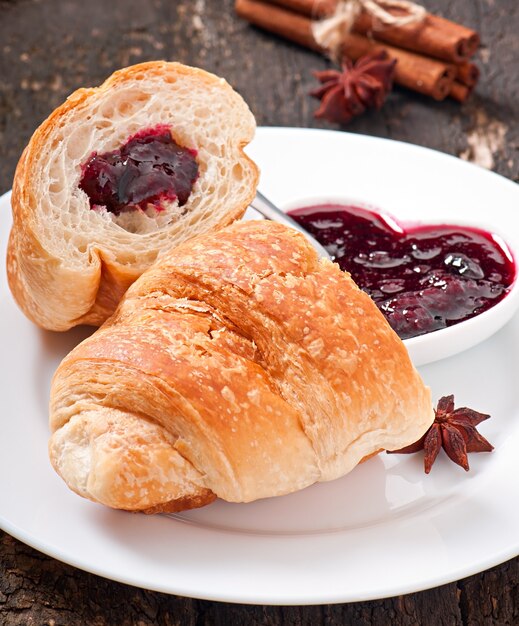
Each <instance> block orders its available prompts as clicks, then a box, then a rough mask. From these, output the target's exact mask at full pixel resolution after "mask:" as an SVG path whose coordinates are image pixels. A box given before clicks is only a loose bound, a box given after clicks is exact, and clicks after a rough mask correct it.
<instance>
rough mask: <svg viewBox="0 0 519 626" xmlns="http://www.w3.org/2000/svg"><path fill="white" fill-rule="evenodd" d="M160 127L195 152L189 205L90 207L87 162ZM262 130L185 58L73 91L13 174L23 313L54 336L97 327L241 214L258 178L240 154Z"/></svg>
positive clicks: (16, 276) (13, 264)
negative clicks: (139, 284)
mask: <svg viewBox="0 0 519 626" xmlns="http://www.w3.org/2000/svg"><path fill="white" fill-rule="evenodd" d="M156 127H159V128H166V129H169V132H170V133H171V135H172V136H173V139H174V140H175V142H177V143H178V144H180V146H182V147H183V148H187V149H189V150H192V151H196V161H197V162H198V168H199V169H198V177H197V179H196V181H195V182H194V186H193V188H192V191H191V194H190V196H189V198H188V200H187V203H185V204H183V206H181V207H180V206H179V202H178V201H177V202H174V201H173V202H169V203H167V204H166V205H165V206H162V207H159V208H160V210H156V211H155V210H154V209H153V208H152V207H151V206H150V208H149V210H141V209H131V210H126V209H125V210H122V211H121V212H117V214H116V213H114V212H109V211H107V210H104V208H103V207H99V208H98V207H96V206H94V208H92V207H91V202H90V201H89V197H87V194H86V193H85V191H83V188H82V187H81V180H82V176H83V174H84V171H85V167H86V164H87V163H88V162H89V159H91V158H92V156H93V155H95V154H96V153H97V154H104V153H110V151H113V150H116V149H118V148H120V147H121V146H122V145H124V144H125V142H127V141H128V140H129V139H130V138H131V137H133V136H135V135H139V133H142V132H143V131H146V129H153V128H156ZM254 130H255V122H254V118H253V116H252V114H251V112H250V110H249V108H248V107H247V105H246V104H245V102H244V101H243V100H242V98H241V97H240V96H239V95H238V94H237V93H236V92H235V91H233V90H232V89H231V87H230V86H229V85H228V84H227V83H226V82H225V81H224V80H223V79H221V78H218V77H217V76H214V75H212V74H209V73H207V72H204V71H202V70H199V69H194V68H190V67H186V66H183V65H181V64H179V63H166V62H159V61H156V62H150V63H143V64H140V65H135V66H133V67H128V68H125V69H123V70H120V71H118V72H116V73H115V74H113V75H112V76H111V77H110V78H109V79H108V80H107V81H106V82H105V83H103V84H102V85H101V86H100V87H99V88H97V89H79V90H78V91H76V92H75V93H73V94H72V95H71V96H70V97H69V98H68V100H67V101H66V102H65V103H64V104H63V105H62V106H60V107H59V108H58V109H56V111H54V112H53V113H52V115H51V116H50V117H49V118H48V119H47V120H46V121H45V122H43V124H42V125H41V126H40V127H39V128H38V130H37V131H36V132H35V133H34V135H33V137H32V139H31V141H30V142H29V145H28V146H27V148H26V149H25V151H24V153H23V155H22V158H21V160H20V163H19V164H18V168H17V171H16V175H15V180H14V186H13V195H12V206H13V221H14V223H13V228H12V231H11V236H10V241H9V249H8V263H7V268H8V277H9V285H10V288H11V291H12V292H13V295H14V296H15V299H16V300H17V302H18V304H19V305H20V307H21V308H22V310H23V311H24V313H25V314H26V315H27V316H28V317H29V318H30V319H31V320H33V321H34V322H36V323H37V324H39V325H40V326H42V327H44V328H48V329H51V330H66V329H68V328H70V327H72V326H75V325H77V324H93V325H100V324H101V323H102V322H103V321H104V320H105V319H106V318H107V317H108V316H109V315H111V314H112V313H113V311H114V310H115V308H116V306H117V304H118V303H119V300H120V298H121V296H122V295H123V293H124V292H125V291H126V289H127V288H128V286H129V285H130V284H131V283H132V282H133V281H134V280H135V279H136V278H137V277H138V276H140V274H141V273H142V272H143V271H144V270H145V269H147V268H148V267H149V266H150V265H152V263H154V262H155V260H156V259H157V258H158V257H160V256H161V255H162V254H163V253H164V252H165V251H166V250H167V249H169V248H170V247H172V246H173V245H176V244H178V243H180V242H181V241H184V240H186V239H188V238H189V237H192V236H194V235H196V234H199V233H203V232H206V231H208V230H211V229H214V228H219V227H222V226H225V225H227V224H230V223H231V222H232V221H234V220H235V219H237V218H239V217H241V215H242V214H243V212H244V211H245V209H246V207H247V205H248V204H249V202H250V200H251V199H252V197H253V196H254V191H255V186H256V183H257V178H258V170H257V168H256V166H255V165H254V163H252V161H251V160H250V159H248V158H247V157H246V155H245V154H244V153H243V147H244V146H245V145H246V144H247V143H248V142H249V141H250V140H251V139H252V137H253V135H254ZM145 208H146V207H145Z"/></svg>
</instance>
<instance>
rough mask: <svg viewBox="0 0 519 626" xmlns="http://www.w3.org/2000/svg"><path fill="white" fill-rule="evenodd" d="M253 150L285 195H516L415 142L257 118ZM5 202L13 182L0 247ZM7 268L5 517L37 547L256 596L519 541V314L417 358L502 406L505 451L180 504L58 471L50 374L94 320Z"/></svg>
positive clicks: (440, 385)
mask: <svg viewBox="0 0 519 626" xmlns="http://www.w3.org/2000/svg"><path fill="white" fill-rule="evenodd" d="M249 152H250V154H251V155H253V157H254V158H255V159H256V160H257V161H258V163H259V164H260V166H261V168H262V172H263V173H262V182H261V187H262V189H263V190H264V192H265V193H266V194H267V195H269V196H271V197H272V199H273V200H275V201H276V202H279V203H280V204H283V205H285V204H287V203H289V202H292V201H294V200H297V199H302V200H304V199H305V198H308V197H310V196H312V197H316V196H321V197H322V196H323V195H330V196H334V197H337V196H343V197H346V198H348V199H350V200H351V199H353V200H355V199H358V200H362V201H363V202H364V203H371V204H373V205H374V206H376V207H380V208H382V209H385V210H387V211H389V212H390V213H392V214H393V215H395V216H396V217H401V218H403V219H415V220H416V219H418V218H420V216H421V215H422V213H421V211H422V210H424V211H425V210H427V211H433V210H434V215H436V216H437V219H438V221H453V220H454V221H457V219H458V217H457V216H458V213H457V211H458V210H463V211H466V212H469V211H474V212H475V213H474V214H475V215H476V214H477V215H478V216H486V217H488V220H489V221H488V222H487V221H484V222H482V223H481V225H482V226H484V227H488V226H490V227H491V229H494V227H495V226H496V223H495V222H496V220H495V217H496V216H499V215H501V214H502V212H513V211H516V212H519V192H518V189H517V187H516V186H515V185H513V184H512V183H510V182H508V181H505V180H504V179H502V178H500V177H498V176H496V175H493V174H490V173H487V172H485V171H483V170H480V169H478V168H476V167H473V166H470V165H468V164H466V163H463V162H460V161H458V160H456V159H453V158H452V157H448V156H445V155H442V154H438V153H435V152H431V151H428V150H425V149H422V148H417V147H414V146H410V145H405V144H400V143H395V142H390V141H385V140H380V139H373V138H368V137H362V136H356V135H349V134H347V133H332V132H324V131H308V130H296V129H294V130H288V129H260V131H259V132H258V136H257V139H256V140H255V141H254V143H253V145H252V146H251V148H250V150H249ZM426 181H428V182H427V183H426ZM431 181H432V182H431ZM345 190H346V191H345ZM8 204H9V202H8V197H6V196H4V197H3V198H2V199H1V200H0V233H1V249H2V251H4V250H5V245H6V240H7V231H8V228H9V222H10V219H9V208H8ZM430 214H431V213H429V215H430ZM491 219H493V220H494V221H493V222H491V221H490V220H491ZM498 221H499V220H498ZM497 226H499V224H497ZM2 255H3V256H4V254H3V252H2ZM4 275H5V272H4V271H2V277H1V282H0V320H1V322H2V323H1V325H0V342H1V345H2V350H1V351H0V364H1V366H0V372H1V377H0V415H1V418H2V423H1V438H0V494H1V496H0V526H1V527H2V528H3V529H4V530H5V531H7V532H8V533H11V534H12V535H14V536H15V537H17V538H19V539H21V540H22V541H24V542H26V543H28V544H30V545H32V546H34V547H35V548H37V549H39V550H41V551H42V552H45V553H47V554H49V555H52V556H53V557H55V558H57V559H60V560H62V561H65V562H67V563H70V564H72V565H75V566H77V567H80V568H82V569H85V570H88V571H90V572H94V573H96V574H100V575H102V576H105V577H108V578H111V579H114V580H118V581H122V582H125V583H129V584H132V585H138V586H141V587H145V588H149V589H154V590H157V591H165V592H168V593H174V594H179V595H186V596H193V597H200V598H207V599H216V600H224V601H232V602H249V603H259V604H262V603H266V604H310V603H330V602H345V601H355V600H366V599H373V598H381V597H385V596H394V595H397V594H402V593H408V592H412V591H417V590H421V589H425V588H428V587H433V586H436V585H440V584H443V583H446V582H449V581H452V580H456V579H459V578H461V577H464V576H467V575H469V574H473V573H475V572H478V571H480V570H483V569H486V568H488V567H491V566H493V565H495V564H497V563H500V562H502V561H505V560H507V559H509V558H511V557H513V556H515V555H517V554H518V553H519V533H518V528H519V501H518V499H517V497H516V493H517V478H516V477H517V475H518V472H519V456H518V455H517V450H518V449H519V398H518V397H517V393H516V391H515V390H516V386H517V382H516V377H517V375H516V372H517V371H519V352H518V351H517V350H516V346H518V345H519V316H517V315H516V316H515V317H514V318H513V319H512V321H511V322H510V323H509V324H508V325H507V326H505V327H504V328H502V329H501V330H500V331H499V332H498V333H497V334H495V335H494V336H493V337H492V338H491V339H489V340H487V341H485V342H483V343H481V344H479V345H478V346H477V347H475V348H472V349H470V350H468V351H465V352H464V353H462V354H459V355H458V356H456V357H452V358H450V359H447V360H443V361H438V362H437V363H435V364H432V365H429V366H427V367H424V368H422V369H421V373H422V375H423V377H424V379H425V381H426V382H427V383H428V384H429V385H430V386H431V387H432V391H433V396H434V397H435V398H438V397H439V396H441V395H444V394H447V393H454V394H455V396H456V402H457V404H459V405H468V406H471V407H473V408H475V409H477V410H480V411H483V412H487V413H491V414H492V416H493V417H492V419H490V420H488V421H487V422H484V423H483V424H482V425H481V427H480V430H481V432H482V433H483V434H484V435H485V436H486V437H488V438H489V439H490V441H491V442H492V443H493V444H494V445H495V446H496V450H495V451H494V452H493V453H491V454H485V453H483V454H473V455H470V464H471V471H470V472H469V473H468V474H466V473H465V472H464V471H463V470H462V469H461V468H459V467H457V466H455V465H453V464H452V463H450V462H448V461H447V460H446V459H445V455H443V454H442V455H440V457H439V458H438V460H437V462H436V464H435V466H434V468H433V470H432V472H431V474H430V475H429V476H426V475H425V474H424V473H423V469H422V457H421V455H420V454H417V455H411V456H404V455H402V456H401V455H391V456H389V455H379V456H378V457H377V458H374V459H371V460H370V461H368V462H366V463H364V464H363V465H361V466H359V467H358V468H356V469H355V470H354V471H353V472H352V473H351V474H349V475H348V476H345V477H344V478H342V479H340V480H337V481H334V482H331V483H326V484H320V485H314V486H313V487H310V488H308V489H305V490H304V491H301V492H299V493H295V494H292V495H289V496H284V497H280V498H273V499H269V500H262V501H258V502H255V503H252V504H248V505H232V504H226V503H223V502H216V503H214V504H213V505H211V506H209V507H206V508H205V509H200V510H198V511H192V512H189V513H186V514H183V515H180V516H177V517H176V518H175V519H171V518H167V517H161V516H155V517H146V516H141V515H131V514H126V513H123V512H117V511H111V510H108V509H105V508H103V507H102V506H98V505H95V504H92V503H90V502H87V501H85V500H82V499H81V498H79V497H78V496H76V495H74V494H73V493H71V492H69V491H68V489H67V488H66V487H65V485H64V484H63V483H62V482H61V480H60V479H59V478H58V477H57V476H56V475H55V474H54V472H53V471H52V469H51V468H50V465H49V463H48V461H47V451H46V441H47V437H48V430H47V401H48V390H49V382H50V378H51V375H52V373H53V371H54V369H55V367H56V366H57V364H58V362H59V361H60V359H61V358H62V357H63V356H64V355H65V353H66V352H67V351H68V350H69V349H70V348H72V346H73V345H75V344H76V343H77V342H78V341H79V340H80V339H81V338H82V337H84V336H85V334H86V332H87V331H85V330H84V329H76V330H74V331H71V332H69V333H65V334H55V333H49V332H43V331H40V330H38V329H37V328H35V327H34V326H33V325H32V324H31V323H30V322H28V321H27V320H26V319H25V318H24V317H23V315H22V314H21V313H20V312H19V311H18V309H17V308H16V306H15V304H14V303H13V301H12V298H11V296H10V294H9V292H8V289H7V285H6V281H5V277H4Z"/></svg>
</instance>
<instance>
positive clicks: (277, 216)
mask: <svg viewBox="0 0 519 626" xmlns="http://www.w3.org/2000/svg"><path fill="white" fill-rule="evenodd" d="M250 206H251V207H252V208H253V209H255V210H256V211H257V212H258V213H261V215H263V217H265V218H267V219H268V220H272V221H273V222H279V223H280V224H285V226H290V228H294V229H295V230H297V231H298V232H300V233H301V234H302V235H304V236H305V237H306V238H307V239H308V241H309V243H311V244H312V246H313V247H314V248H315V251H316V252H317V254H318V255H319V256H320V257H322V258H323V259H328V260H331V259H332V257H331V256H330V255H329V254H328V252H326V250H325V249H324V248H323V246H322V245H321V244H320V243H319V242H318V241H317V240H316V239H314V237H312V235H311V234H310V233H308V232H307V231H306V230H305V229H304V228H302V227H301V226H299V224H298V223H297V222H296V221H295V220H294V219H292V218H291V217H290V216H289V215H287V214H286V213H284V212H283V211H282V210H281V209H278V208H277V206H276V205H275V204H272V202H271V201H270V200H269V199H268V198H265V196H264V195H263V194H262V193H260V192H259V191H257V192H256V197H255V198H254V200H253V201H252V202H251V203H250Z"/></svg>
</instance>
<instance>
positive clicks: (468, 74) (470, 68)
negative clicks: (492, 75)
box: [456, 63, 479, 87]
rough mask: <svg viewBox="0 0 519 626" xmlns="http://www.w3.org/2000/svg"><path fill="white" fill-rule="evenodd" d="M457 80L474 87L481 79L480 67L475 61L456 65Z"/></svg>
mask: <svg viewBox="0 0 519 626" xmlns="http://www.w3.org/2000/svg"><path fill="white" fill-rule="evenodd" d="M456 80H458V81H459V82H460V83H462V84H463V85H467V87H474V86H475V85H476V84H477V82H478V80H479V68H478V66H477V65H474V63H462V64H461V65H458V66H457V67H456Z"/></svg>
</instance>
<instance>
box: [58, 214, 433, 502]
mask: <svg viewBox="0 0 519 626" xmlns="http://www.w3.org/2000/svg"><path fill="white" fill-rule="evenodd" d="M50 410H51V415H50V424H51V429H52V432H53V435H52V437H51V440H50V446H49V449H50V458H51V461H52V464H53V466H54V468H55V469H56V471H57V472H58V473H59V474H60V475H61V476H62V477H63V479H64V480H65V481H66V482H67V484H68V485H69V487H70V488H71V489H73V490H74V491H76V492H77V493H79V494H80V495H82V496H84V497H86V498H90V499H92V500H94V501H97V502H101V503H103V504H105V505H108V506H110V507H115V508H121V509H128V510H144V511H153V512H155V511H178V510H182V509H186V508H191V507H197V506H201V505H203V504H207V503H208V502H211V501H212V500H213V499H214V498H215V497H216V496H218V497H220V498H223V499H225V500H228V501H231V502H249V501H251V500H255V499H257V498H264V497H269V496H277V495H281V494H286V493H290V492H292V491H295V490H298V489H301V488H303V487H306V486H307V485H311V484H312V483H314V482H316V481H325V480H332V479H334V478H337V477H339V476H342V475H343V474H345V473H347V472H349V471H350V470H351V469H353V468H354V467H355V465H357V464H358V463H359V462H360V461H361V460H362V459H364V458H365V457H367V456H369V455H372V454H374V453H376V452H378V451H380V450H381V449H389V450H392V449H398V448H401V447H403V446H405V445H408V444H410V443H412V442H414V441H415V440H417V439H419V437H420V436H421V435H422V434H423V433H424V432H425V430H426V429H427V428H428V427H429V425H430V424H431V422H432V420H433V417H434V416H433V410H432V405H431V398H430V392H429V389H428V388H427V387H425V386H424V384H423V382H422V380H421V378H420V376H419V374H418V373H417V371H416V370H415V369H414V367H413V365H412V364H411V362H410V359H409V357H408V354H407V352H406V349H405V347H404V345H403V343H402V342H401V341H400V339H399V338H398V336H397V335H396V334H395V333H394V332H393V331H392V329H391V328H390V327H389V325H388V324H387V323H386V321H385V319H384V318H383V316H382V314H381V313H380V312H379V310H378V309H377V307H376V306H375V304H374V303H373V302H372V301H371V299H370V298H369V297H368V296H367V295H366V294H365V293H363V292H362V291H361V290H360V289H359V288H358V287H357V286H356V285H355V284H354V282H353V281H352V280H351V278H350V277H349V275H348V274H346V273H344V272H341V270H340V269H339V267H338V266H337V265H335V264H332V263H330V262H329V261H324V260H319V259H318V258H317V255H316V253H315V252H314V250H313V248H311V247H310V246H309V244H308V243H307V242H306V240H305V238H304V237H302V236H301V235H299V234H298V233H296V232H295V231H293V230H291V229H289V228H286V227H284V226H281V225H280V224H275V223H272V222H241V223H235V224H233V225H232V226H230V227H227V228H225V229H223V230H221V231H219V232H218V233H209V234H206V235H202V236H199V237H197V238H196V239H194V240H191V241H190V242H186V243H184V244H182V245H180V246H179V247H177V248H176V249H174V250H172V251H171V252H170V253H169V254H168V255H167V256H165V257H164V258H163V259H162V260H161V261H160V262H159V263H157V264H156V265H155V266H154V267H152V268H151V269H150V270H148V271H147V272H146V273H144V274H143V275H142V276H141V277H140V278H139V280H137V281H136V282H135V283H134V284H133V285H132V287H130V289H129V290H128V292H127V293H126V295H125V297H124V298H123V300H122V302H121V304H120V306H119V308H118V310H117V311H116V313H115V315H114V316H113V317H112V318H110V319H109V320H108V321H107V322H106V323H105V324H104V326H103V327H102V328H100V329H99V330H98V331H97V332H96V333H95V334H94V335H92V337H90V338H88V339H87V340H85V341H84V342H83V343H81V344H80V345H79V346H78V347H76V348H75V349H74V350H73V351H72V353H71V354H70V355H68V356H67V357H66V358H65V359H64V361H63V362H62V363H61V365H60V367H59V369H58V370H57V373H56V375H55V377H54V380H53V384H52V390H51V404H50Z"/></svg>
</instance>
